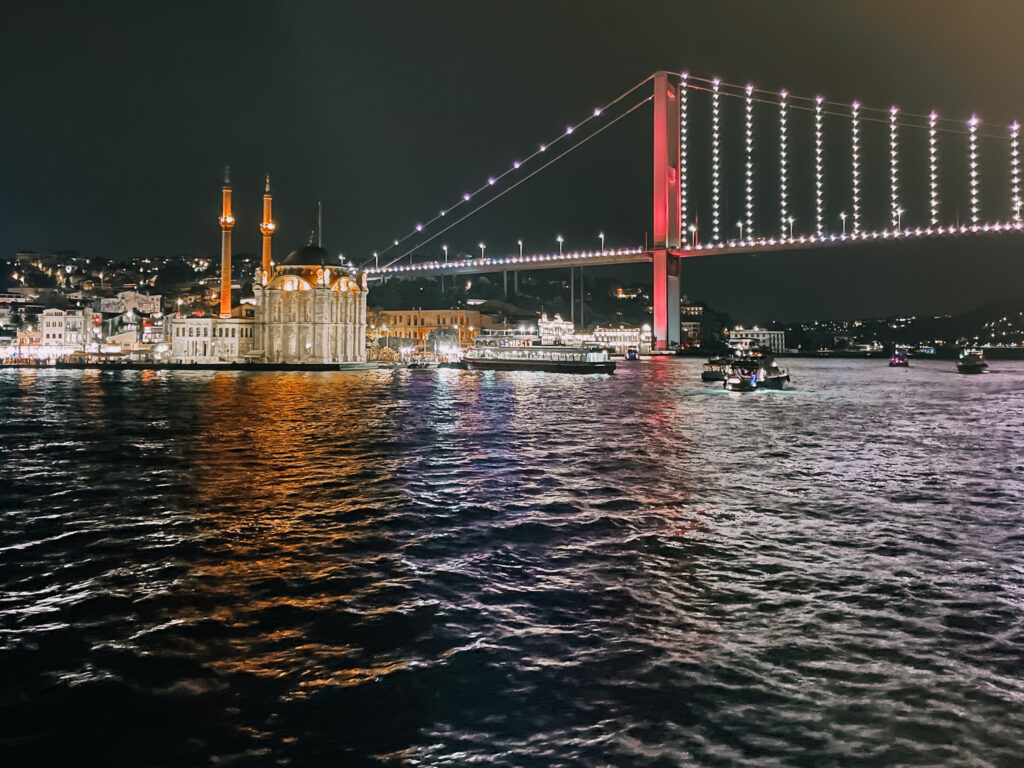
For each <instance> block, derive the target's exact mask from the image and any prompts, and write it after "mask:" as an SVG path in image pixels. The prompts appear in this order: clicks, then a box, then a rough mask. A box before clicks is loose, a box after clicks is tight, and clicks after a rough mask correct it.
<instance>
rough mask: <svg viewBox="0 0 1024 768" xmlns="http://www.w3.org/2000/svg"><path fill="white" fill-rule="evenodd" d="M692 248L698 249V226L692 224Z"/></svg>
mask: <svg viewBox="0 0 1024 768" xmlns="http://www.w3.org/2000/svg"><path fill="white" fill-rule="evenodd" d="M690 247H691V248H696V247H697V225H696V224H691V225H690Z"/></svg>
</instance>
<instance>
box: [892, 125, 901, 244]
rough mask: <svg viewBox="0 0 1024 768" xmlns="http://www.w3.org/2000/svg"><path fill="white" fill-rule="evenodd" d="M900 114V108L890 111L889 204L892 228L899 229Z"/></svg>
mask: <svg viewBox="0 0 1024 768" xmlns="http://www.w3.org/2000/svg"><path fill="white" fill-rule="evenodd" d="M899 112H900V110H899V107H891V108H890V109H889V202H890V203H891V208H892V228H893V229H899V226H900V214H902V213H903V209H902V208H900V193H899V189H900V180H899V167H900V163H899V143H898V136H899V133H898V131H899V128H898V126H897V123H896V115H898V114H899Z"/></svg>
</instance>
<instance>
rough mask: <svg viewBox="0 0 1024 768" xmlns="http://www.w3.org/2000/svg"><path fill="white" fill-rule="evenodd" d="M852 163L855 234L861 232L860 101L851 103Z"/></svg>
mask: <svg viewBox="0 0 1024 768" xmlns="http://www.w3.org/2000/svg"><path fill="white" fill-rule="evenodd" d="M850 135H851V146H852V151H851V164H852V166H853V234H854V236H856V235H857V234H859V233H860V102H859V101H855V102H853V104H851V105H850Z"/></svg>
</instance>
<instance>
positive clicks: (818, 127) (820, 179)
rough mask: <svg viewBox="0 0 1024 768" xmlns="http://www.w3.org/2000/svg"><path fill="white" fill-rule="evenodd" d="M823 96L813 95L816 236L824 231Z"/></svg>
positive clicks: (819, 235)
mask: <svg viewBox="0 0 1024 768" xmlns="http://www.w3.org/2000/svg"><path fill="white" fill-rule="evenodd" d="M824 101H825V97H824V96H815V97H814V222H815V231H816V232H817V233H818V237H821V236H822V234H824V232H825V206H824V203H823V201H822V200H823V191H824V180H825V173H824V168H823V165H824V151H825V147H824V143H823V141H822V134H823V129H822V120H823V115H822V104H823V103H824Z"/></svg>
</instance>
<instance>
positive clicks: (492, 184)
mask: <svg viewBox="0 0 1024 768" xmlns="http://www.w3.org/2000/svg"><path fill="white" fill-rule="evenodd" d="M487 183H488V184H490V185H491V186H494V177H493V176H489V177H488V178H487Z"/></svg>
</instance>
